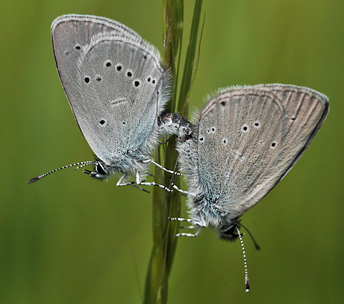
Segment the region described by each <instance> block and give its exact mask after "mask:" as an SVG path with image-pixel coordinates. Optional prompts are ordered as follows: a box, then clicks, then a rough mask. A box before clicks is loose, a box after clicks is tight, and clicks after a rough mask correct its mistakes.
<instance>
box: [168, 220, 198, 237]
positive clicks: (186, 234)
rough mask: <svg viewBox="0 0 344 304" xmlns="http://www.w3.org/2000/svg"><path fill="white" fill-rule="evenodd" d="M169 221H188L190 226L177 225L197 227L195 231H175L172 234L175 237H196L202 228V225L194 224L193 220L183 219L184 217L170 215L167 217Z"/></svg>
mask: <svg viewBox="0 0 344 304" xmlns="http://www.w3.org/2000/svg"><path fill="white" fill-rule="evenodd" d="M169 220H170V221H178V222H188V223H190V224H192V225H191V226H186V227H179V228H183V229H196V227H197V231H196V232H195V233H185V232H182V233H177V234H175V235H174V236H175V237H179V236H187V237H196V236H198V235H199V234H200V232H201V229H202V228H203V227H202V226H200V225H198V224H196V223H195V222H194V221H193V220H190V219H185V218H180V217H171V218H169Z"/></svg>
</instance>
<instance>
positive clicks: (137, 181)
mask: <svg viewBox="0 0 344 304" xmlns="http://www.w3.org/2000/svg"><path fill="white" fill-rule="evenodd" d="M136 184H137V185H142V186H157V187H159V188H162V189H164V190H166V191H167V192H173V189H169V188H167V187H166V186H163V185H160V184H157V183H156V182H154V181H153V182H142V181H141V178H140V173H139V172H138V171H137V172H136Z"/></svg>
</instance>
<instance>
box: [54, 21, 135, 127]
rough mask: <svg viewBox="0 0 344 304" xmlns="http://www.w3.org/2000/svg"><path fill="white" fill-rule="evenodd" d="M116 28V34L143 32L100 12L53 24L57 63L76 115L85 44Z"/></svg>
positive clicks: (79, 97)
mask: <svg viewBox="0 0 344 304" xmlns="http://www.w3.org/2000/svg"><path fill="white" fill-rule="evenodd" d="M109 32H113V33H115V34H116V35H122V36H126V37H130V39H132V40H140V39H141V38H140V36H139V35H138V34H136V33H135V32H134V31H133V30H131V29H129V28H128V27H126V26H125V25H123V24H121V23H119V22H116V21H113V20H110V19H107V18H103V17H97V16H87V15H64V16H60V17H58V18H56V19H55V20H54V21H53V23H52V25H51V36H52V43H53V51H54V57H55V62H56V67H57V71H58V74H59V76H60V80H61V83H62V86H63V88H64V91H65V93H66V96H67V98H68V101H69V104H70V106H71V108H72V111H73V113H74V116H75V118H76V120H77V121H78V117H77V116H76V115H75V111H74V106H75V104H76V103H80V102H81V92H80V90H79V87H78V86H77V77H78V73H77V64H78V59H79V57H80V55H81V53H82V50H83V47H84V46H86V45H88V44H89V43H90V42H91V40H92V37H94V36H95V35H97V34H99V33H109Z"/></svg>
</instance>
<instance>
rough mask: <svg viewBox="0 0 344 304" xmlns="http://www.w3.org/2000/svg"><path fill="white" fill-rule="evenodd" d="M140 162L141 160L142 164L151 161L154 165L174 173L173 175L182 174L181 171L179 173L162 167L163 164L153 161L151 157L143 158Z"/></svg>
mask: <svg viewBox="0 0 344 304" xmlns="http://www.w3.org/2000/svg"><path fill="white" fill-rule="evenodd" d="M142 162H143V163H144V164H146V163H152V164H154V165H155V166H157V167H158V168H160V169H161V170H164V171H165V172H168V173H171V174H174V175H179V176H181V175H183V174H181V173H179V172H176V171H172V170H169V169H166V168H164V167H163V166H161V165H160V164H158V163H156V162H155V161H153V160H152V159H147V160H143V161H142Z"/></svg>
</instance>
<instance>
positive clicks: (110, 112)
mask: <svg viewBox="0 0 344 304" xmlns="http://www.w3.org/2000/svg"><path fill="white" fill-rule="evenodd" d="M51 31H52V41H53V49H54V56H55V61H56V66H57V70H58V73H59V76H60V79H61V83H62V85H63V88H64V90H65V93H66V96H67V98H68V101H69V103H70V106H71V108H72V111H73V113H74V116H75V119H76V121H77V123H78V125H79V127H80V129H81V131H82V133H83V135H84V136H85V138H86V140H87V142H88V143H89V145H90V147H91V148H92V150H93V152H94V153H95V154H96V155H97V156H98V157H99V158H100V159H102V160H103V161H105V162H106V163H107V164H108V165H110V164H111V162H112V161H113V157H114V156H116V155H117V154H118V153H119V152H120V153H124V152H123V151H124V150H125V153H127V154H128V155H129V158H130V157H131V156H130V154H132V153H133V150H135V149H137V146H138V145H140V144H143V147H141V150H142V151H141V152H143V154H144V153H145V152H146V151H145V150H147V151H148V150H150V148H152V146H154V143H155V138H154V136H155V135H154V131H155V129H154V126H153V125H154V124H153V120H154V119H153V116H154V118H155V119H156V113H157V112H159V111H161V110H162V107H163V104H164V101H165V100H166V95H167V93H166V94H165V95H164V93H165V92H166V90H164V92H161V95H160V97H159V98H158V97H157V96H155V97H154V98H153V99H154V101H152V94H153V93H152V92H153V91H154V90H155V88H154V87H156V88H158V87H161V86H162V83H163V84H164V85H165V86H166V85H167V83H168V75H167V74H168V73H166V72H165V71H163V69H162V68H161V66H160V64H159V60H160V57H159V53H158V52H157V51H156V50H155V49H154V47H152V46H150V45H149V44H148V43H146V42H144V41H143V39H142V38H141V37H140V36H139V35H138V34H137V33H135V32H134V31H133V30H131V29H129V28H128V27H126V26H124V25H123V24H121V23H119V22H116V21H113V20H110V19H107V18H103V17H96V16H84V15H65V16H61V17H58V18H57V19H56V20H54V22H53V23H52V26H51ZM114 41H116V42H114ZM102 47H104V49H101V48H102ZM127 52H130V53H127ZM104 56H105V57H104ZM144 57H146V58H147V60H143V59H144ZM95 58H97V60H98V59H99V60H100V62H101V63H100V64H99V65H98V64H97V62H95ZM141 59H142V60H141ZM106 60H109V61H111V62H113V65H112V67H111V68H109V67H107V66H106V65H105V61H106ZM117 63H120V64H123V70H122V72H123V73H122V75H124V73H126V72H127V70H128V69H131V70H132V72H135V73H134V74H133V76H132V77H131V78H130V77H129V78H130V79H125V80H127V81H126V82H125V83H121V81H122V80H123V79H124V78H123V77H122V78H121V77H117V76H118V75H116V77H115V75H114V73H112V74H111V72H109V71H112V72H114V69H115V68H116V64H117ZM129 66H130V67H129ZM146 69H153V72H151V73H150V74H151V77H152V80H153V77H155V78H154V83H152V82H153V81H151V83H149V86H147V87H146V86H143V84H144V81H146V79H143V78H142V80H141V79H140V80H139V81H141V82H140V84H139V87H136V86H135V81H137V80H138V78H137V77H138V76H140V77H144V76H145V75H144V73H143V71H147V70H146ZM105 71H106V72H109V73H107V74H104V73H103V72H105ZM147 74H149V73H148V72H147ZM162 74H164V77H162ZM98 76H99V77H98ZM86 77H89V79H90V81H89V82H87V83H86V82H85V78H86ZM111 77H113V78H111ZM148 77H149V75H148ZM162 78H163V80H162ZM160 80H161V81H160ZM129 82H130V85H129ZM143 88H145V89H143ZM131 89H133V90H132V92H129V91H130V90H131ZM159 93H160V92H159ZM164 96H165V98H164ZM121 98H122V99H121ZM138 99H139V101H140V102H135V101H138ZM129 100H130V102H131V106H129ZM124 101H126V102H127V103H126V104H125V102H124ZM145 103H146V104H148V103H150V104H149V105H147V107H145V105H144V104H145ZM135 107H136V110H137V111H136V112H134V111H135ZM153 107H155V108H154V111H153V110H152V108H153ZM138 111H140V112H138ZM134 113H137V114H138V115H137V116H135V115H134ZM144 115H150V116H149V119H148V120H147V121H145V120H144V119H143V118H144ZM123 118H124V119H123ZM127 118H133V119H134V123H132V124H130V122H129V119H127ZM135 127H137V130H135V129H134V128H135ZM153 129H154V130H153ZM128 130H129V132H127V133H125V136H123V135H122V131H128ZM135 131H138V132H137V133H135ZM133 135H134V137H133ZM130 138H131V140H130ZM140 138H141V139H142V140H141V141H140V140H139V139H140ZM116 145H117V146H116ZM119 150H120V151H119Z"/></svg>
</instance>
